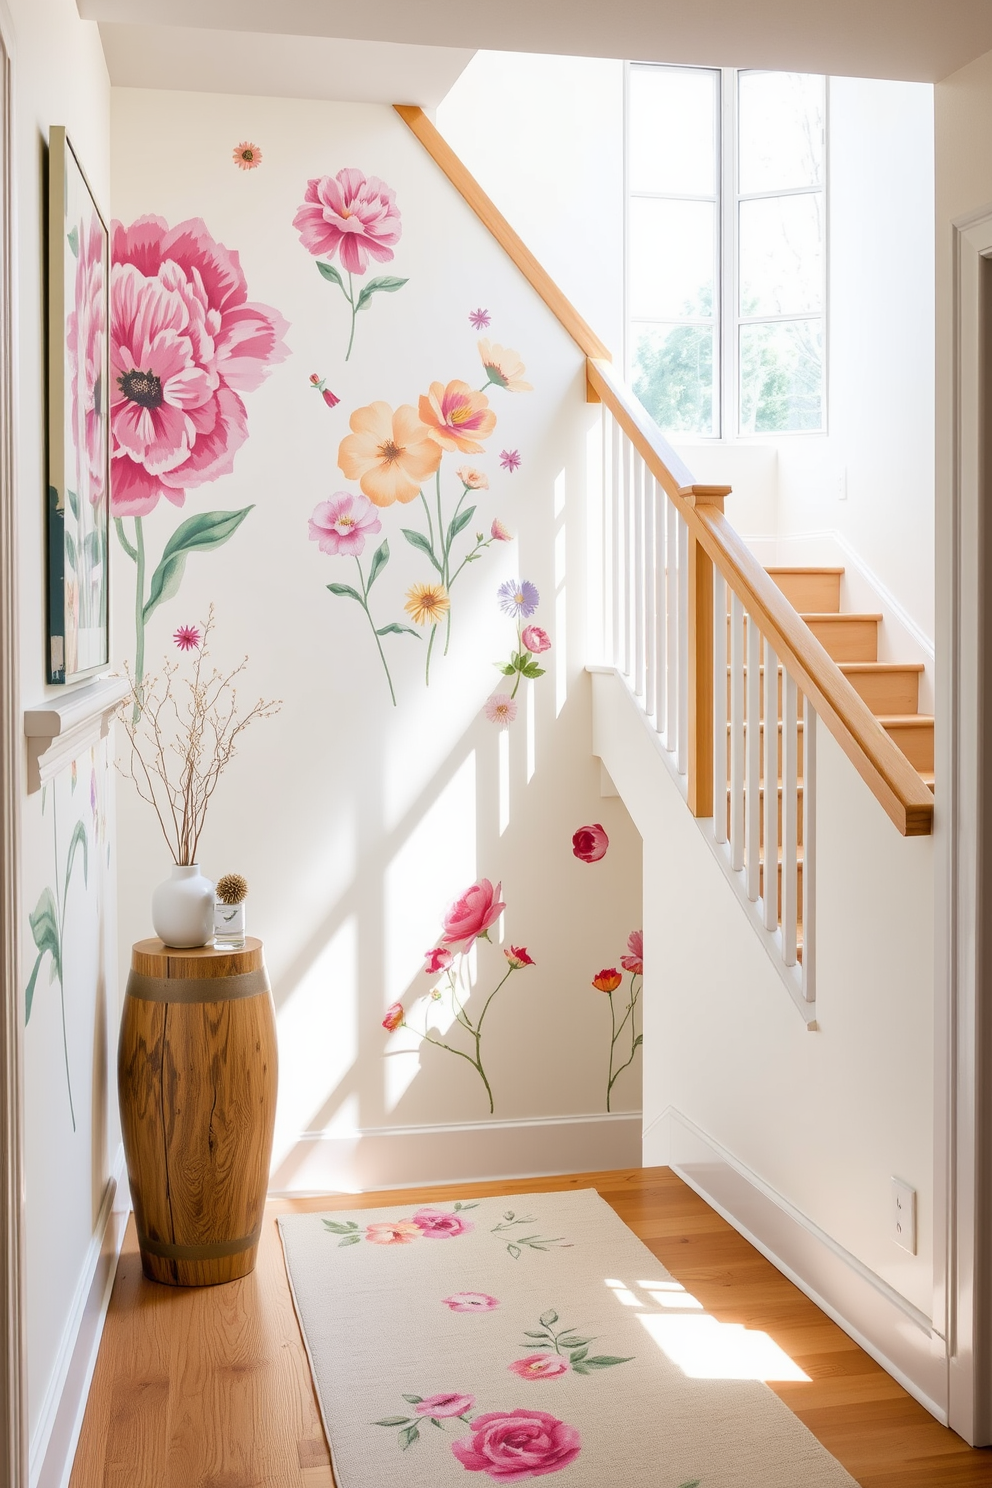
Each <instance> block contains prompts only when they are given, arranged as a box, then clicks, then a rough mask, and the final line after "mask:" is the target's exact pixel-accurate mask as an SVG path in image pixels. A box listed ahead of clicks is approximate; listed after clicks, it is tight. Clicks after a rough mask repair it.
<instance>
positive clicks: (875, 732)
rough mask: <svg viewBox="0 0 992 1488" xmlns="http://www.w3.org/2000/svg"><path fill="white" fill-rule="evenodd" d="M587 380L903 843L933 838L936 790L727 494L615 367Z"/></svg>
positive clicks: (591, 364)
mask: <svg viewBox="0 0 992 1488" xmlns="http://www.w3.org/2000/svg"><path fill="white" fill-rule="evenodd" d="M586 375H587V378H588V381H589V384H590V386H591V387H592V388H594V390H595V391H596V393H597V394H598V395H599V397H600V398H601V400H602V402H604V403H605V404H606V406H607V407H608V408H609V410H610V412H611V413H612V415H613V417H614V418H615V419H616V421H617V423H618V424H619V425H620V427H621V428H622V429H623V431H624V433H625V434H626V435H627V437H628V438H629V439H630V441H631V443H632V444H633V446H634V448H635V449H636V450H637V452H638V454H639V455H640V456H641V458H642V459H643V460H644V462H645V464H646V465H647V467H648V469H649V470H650V471H651V473H652V475H653V476H654V477H655V479H656V480H657V481H658V482H659V484H660V485H661V486H662V487H663V488H664V490H665V493H666V495H667V496H668V498H669V500H670V501H672V502H673V503H674V504H675V506H676V507H678V509H679V511H680V512H681V514H682V516H683V518H684V519H685V521H686V523H687V525H688V528H689V539H690V544H691V542H692V539H693V538H695V539H696V541H697V542H698V543H699V544H700V545H701V546H702V548H703V549H704V550H705V552H707V553H708V554H709V556H710V558H711V559H712V560H713V562H714V563H715V564H716V566H717V567H718V568H719V570H720V572H721V573H722V574H723V576H724V578H725V579H726V581H727V583H728V584H729V585H730V587H731V589H732V590H734V592H735V593H736V594H738V595H739V596H740V598H741V599H742V600H743V602H744V605H745V607H746V608H747V610H748V612H749V613H750V614H752V615H753V616H754V618H755V620H756V622H757V624H758V628H759V630H760V631H761V633H762V635H764V636H765V637H766V638H767V639H768V640H769V641H770V642H771V645H772V649H773V650H774V651H775V654H776V656H777V657H778V658H779V660H780V661H782V662H784V663H785V665H786V666H787V667H788V670H789V671H790V672H791V673H792V676H793V677H794V678H795V680H796V682H797V683H798V685H799V690H800V692H802V693H803V694H804V696H806V697H808V698H809V699H810V701H811V702H812V704H813V706H814V708H815V709H816V712H817V714H818V715H819V717H820V718H821V719H822V720H823V723H824V725H825V726H826V728H827V729H829V731H830V733H831V734H832V735H833V737H834V738H835V739H836V740H837V742H838V744H839V745H840V747H841V748H842V749H843V751H844V753H845V754H846V755H847V757H848V759H849V760H850V761H851V763H852V764H853V766H854V768H855V769H856V770H857V772H858V774H859V775H860V776H861V778H862V780H864V782H865V784H866V785H867V786H868V788H869V790H870V791H871V792H872V794H873V795H874V796H875V798H876V800H877V801H878V802H879V803H880V804H881V806H882V808H883V809H884V811H885V812H886V814H887V815H888V816H889V818H890V820H891V821H892V822H893V823H894V825H895V826H896V827H897V828H898V830H899V831H900V832H901V833H902V834H903V836H906V837H922V836H928V835H929V834H930V833H931V832H932V831H933V796H932V795H931V793H930V790H929V789H928V787H927V785H926V784H925V782H924V781H923V780H922V779H921V777H920V775H919V774H918V773H917V771H916V770H914V769H913V767H912V765H911V764H910V763H909V761H908V760H907V759H906V757H905V755H904V754H903V753H902V751H901V750H900V749H899V748H898V747H897V746H896V745H895V744H894V743H893V742H892V740H891V739H890V738H889V736H888V735H887V734H886V732H885V730H884V729H883V728H882V726H881V724H880V723H879V722H878V720H877V719H876V718H875V716H874V714H873V713H872V712H871V710H870V708H869V707H868V705H867V704H866V703H865V702H863V701H862V699H861V698H860V697H859V696H858V694H857V693H856V692H855V690H854V688H853V687H852V686H851V684H850V682H849V681H848V680H847V678H846V677H845V676H844V674H843V673H842V672H841V670H840V668H839V666H838V665H837V663H836V662H834V661H832V660H831V658H830V656H829V655H828V654H827V652H826V650H825V649H824V647H823V646H822V645H821V644H820V642H819V641H818V640H817V639H816V637H815V636H814V635H813V634H812V632H811V631H810V629H809V627H808V626H807V625H806V624H805V623H804V622H803V621H802V620H801V619H800V617H799V615H798V614H797V613H796V611H795V610H794V609H793V607H792V605H791V604H790V603H789V601H788V600H787V599H786V598H785V595H784V594H783V593H782V591H781V590H780V589H779V587H778V585H777V584H776V583H775V581H774V579H772V578H770V577H769V575H768V574H766V573H765V570H764V569H763V568H762V567H761V564H760V563H759V562H758V560H757V559H756V558H755V556H754V554H753V553H752V552H751V551H750V549H749V548H748V547H747V546H746V544H745V543H744V542H743V541H742V539H741V538H740V537H739V535H738V534H737V533H736V532H735V531H734V529H733V527H732V526H731V525H730V523H729V522H728V521H727V518H726V517H725V516H724V513H723V501H722V499H720V500H713V499H705V495H706V494H707V493H710V494H712V493H713V492H714V490H715V489H716V490H719V489H721V488H714V487H700V486H697V485H696V483H695V482H694V481H693V479H692V474H691V472H690V471H689V469H688V467H687V466H686V465H685V464H684V463H683V461H682V460H681V459H680V458H679V456H678V455H677V454H676V453H675V451H674V450H673V449H672V448H671V446H670V445H669V444H668V442H667V440H666V439H665V438H664V436H663V435H662V433H661V431H660V430H659V428H658V426H657V425H656V424H655V422H654V420H653V419H652V418H651V416H650V415H649V414H648V413H647V412H646V411H645V410H644V409H643V408H642V407H641V406H640V404H639V403H637V401H636V400H635V399H633V398H632V397H631V396H630V394H629V393H628V392H627V390H626V388H625V387H624V385H623V383H622V382H621V381H620V379H619V377H618V376H617V374H616V371H615V369H614V368H613V367H611V366H610V365H609V363H604V362H601V361H595V360H593V359H590V360H589V361H588V362H587V364H586ZM701 497H702V498H703V499H701ZM690 649H691V648H690ZM690 758H691V756H690Z"/></svg>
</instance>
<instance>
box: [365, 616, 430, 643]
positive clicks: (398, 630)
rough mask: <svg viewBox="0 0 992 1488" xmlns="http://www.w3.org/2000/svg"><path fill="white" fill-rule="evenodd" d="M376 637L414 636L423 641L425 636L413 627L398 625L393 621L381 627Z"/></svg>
mask: <svg viewBox="0 0 992 1488" xmlns="http://www.w3.org/2000/svg"><path fill="white" fill-rule="evenodd" d="M376 635H377V636H384V635H412V636H416V637H417V640H418V641H422V640H423V636H422V635H421V634H420V631H419V630H414V628H413V626H412V625H397V623H396V621H395V620H391V621H390V622H389V624H388V625H381V626H380V627H379V629H378V630H377V631H376Z"/></svg>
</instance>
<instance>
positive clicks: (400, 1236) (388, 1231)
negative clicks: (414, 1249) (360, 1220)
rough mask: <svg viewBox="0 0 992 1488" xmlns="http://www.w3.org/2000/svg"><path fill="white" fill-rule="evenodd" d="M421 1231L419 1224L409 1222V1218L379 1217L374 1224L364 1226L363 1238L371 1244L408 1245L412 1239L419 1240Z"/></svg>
mask: <svg viewBox="0 0 992 1488" xmlns="http://www.w3.org/2000/svg"><path fill="white" fill-rule="evenodd" d="M422 1234H423V1231H422V1230H421V1228H420V1226H419V1225H415V1224H411V1223H410V1221H409V1220H406V1219H397V1220H388V1219H380V1220H379V1221H378V1222H377V1223H376V1224H370V1225H368V1226H367V1227H366V1230H365V1238H366V1240H370V1241H371V1242H372V1244H373V1245H410V1244H412V1242H413V1241H414V1240H419V1239H420V1237H421V1235H422Z"/></svg>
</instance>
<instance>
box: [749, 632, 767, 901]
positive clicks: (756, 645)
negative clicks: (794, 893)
mask: <svg viewBox="0 0 992 1488" xmlns="http://www.w3.org/2000/svg"><path fill="white" fill-rule="evenodd" d="M766 726H767V724H766ZM744 737H745V743H746V750H745V755H746V758H745V788H744V807H745V828H744V839H745V849H744V857H745V863H746V866H747V879H746V887H747V897H748V898H749V899H750V900H751V902H752V904H753V903H754V902H755V900H756V899H757V898H758V895H759V894H760V893H761V804H760V791H761V785H760V781H761V634H760V632H759V630H758V627H757V625H755V623H754V619H753V617H752V616H750V615H749V616H748V618H747V728H746V730H745V735H744ZM767 876H768V864H767V863H766V864H765V877H766V880H767Z"/></svg>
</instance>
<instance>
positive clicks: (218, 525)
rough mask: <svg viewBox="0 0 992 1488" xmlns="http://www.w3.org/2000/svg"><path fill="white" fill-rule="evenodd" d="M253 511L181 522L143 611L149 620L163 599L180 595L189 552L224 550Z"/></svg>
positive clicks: (247, 508)
mask: <svg viewBox="0 0 992 1488" xmlns="http://www.w3.org/2000/svg"><path fill="white" fill-rule="evenodd" d="M251 510H252V508H251V507H250V506H245V507H242V508H241V510H240V511H212V512H199V513H198V514H197V515H196V516H195V517H187V519H186V521H185V522H180V524H179V526H178V527H177V528H176V530H175V532H174V533H173V534H172V536H171V537H170V538H169V541H168V542H167V543H166V545H165V548H164V549H163V552H162V560H161V562H160V563H159V566H158V568H157V569H156V570H155V572H154V573H153V574H152V582H151V587H150V588H149V591H148V603H147V604H146V605H145V608H144V618H145V620H146V621H147V620H148V618H149V616H150V615H152V614H154V612H155V611H156V610H157V609H158V607H159V605H160V604H161V603H162V602H163V600H166V599H173V598H174V597H175V595H176V594H178V593H179V586H180V584H181V583H182V579H183V572H184V570H185V568H186V559H187V558H188V557H189V555H190V553H209V552H210V551H211V550H212V549H214V548H220V547H222V546H223V545H224V543H226V542H227V541H228V540H229V539H230V538H232V537H233V536H234V534H235V533H236V532H237V530H238V528H239V527H240V526H241V523H242V522H243V521H244V519H245V517H246V516H247V515H248V513H249V512H250V511H251Z"/></svg>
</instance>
